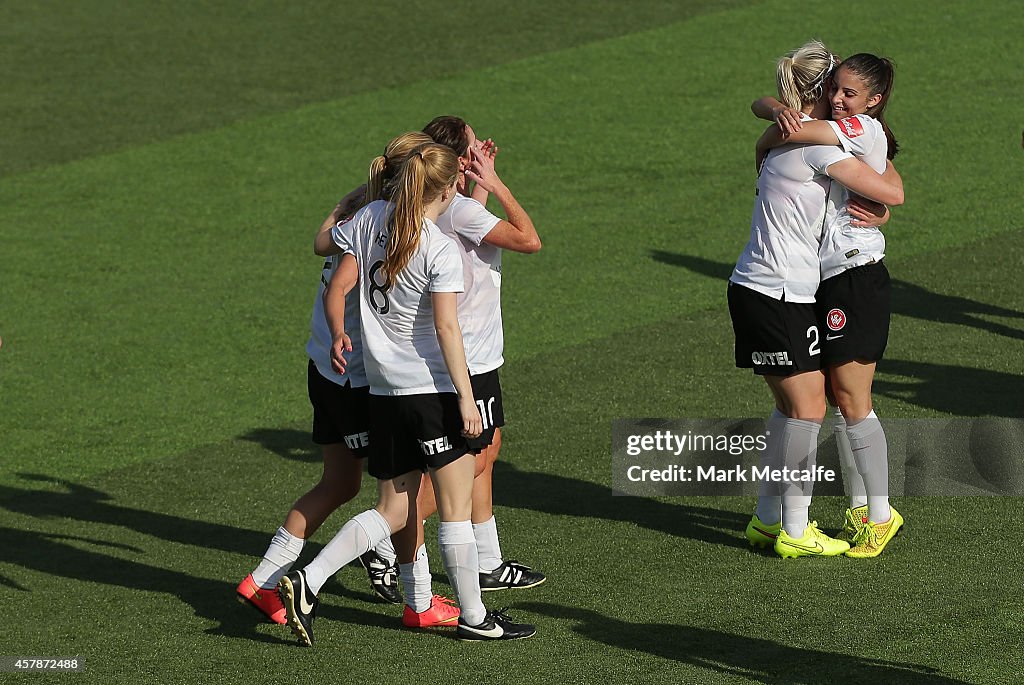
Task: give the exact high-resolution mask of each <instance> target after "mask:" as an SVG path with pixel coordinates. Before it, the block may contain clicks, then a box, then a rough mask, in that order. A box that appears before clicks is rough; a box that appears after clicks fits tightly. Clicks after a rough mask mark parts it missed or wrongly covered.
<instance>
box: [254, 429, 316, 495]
mask: <svg viewBox="0 0 1024 685" xmlns="http://www.w3.org/2000/svg"><path fill="white" fill-rule="evenodd" d="M241 439H242V440H247V441H249V442H255V443H256V444H258V445H259V446H260V447H262V448H263V449H265V450H268V451H270V452H273V453H274V454H276V455H277V456H279V457H284V458H285V459H291V460H294V461H301V462H306V463H311V464H312V463H319V462H321V461H323V454H322V453H321V450H320V447H319V446H318V445H315V444H313V442H312V441H311V440H310V437H309V433H304V432H302V431H297V430H291V429H282V428H257V429H255V430H251V431H249V432H248V433H246V434H245V435H243V436H241ZM310 485H312V483H311V484H310Z"/></svg>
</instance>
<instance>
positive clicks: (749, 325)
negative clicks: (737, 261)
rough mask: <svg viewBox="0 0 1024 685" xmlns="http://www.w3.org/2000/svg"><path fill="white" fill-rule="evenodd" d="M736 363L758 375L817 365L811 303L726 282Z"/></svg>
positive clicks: (787, 373)
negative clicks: (734, 338) (762, 292)
mask: <svg viewBox="0 0 1024 685" xmlns="http://www.w3.org/2000/svg"><path fill="white" fill-rule="evenodd" d="M729 315H730V316H731V317H732V330H733V332H734V333H735V335H736V366H737V367H739V368H741V369H753V370H754V373H756V374H759V375H762V376H766V375H767V376H790V375H792V374H794V373H800V372H802V371H817V370H819V369H821V348H820V340H819V338H818V325H817V322H816V319H815V308H814V304H813V303H810V302H808V303H802V302H785V301H782V300H776V299H775V298H772V297H768V296H767V295H762V294H761V293H759V292H757V291H756V290H751V289H750V288H746V287H744V286H742V285H737V284H736V283H733V282H731V281H730V282H729Z"/></svg>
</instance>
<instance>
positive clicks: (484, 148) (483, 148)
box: [477, 138, 501, 159]
mask: <svg viewBox="0 0 1024 685" xmlns="http://www.w3.org/2000/svg"><path fill="white" fill-rule="evenodd" d="M477 144H478V145H479V146H480V152H482V153H484V154H485V155H487V156H488V157H490V158H491V159H494V158H495V157H497V156H498V151H499V150H501V148H499V147H498V146H497V145H495V144H494V141H493V140H492V139H490V138H488V139H487V140H483V141H481V140H477Z"/></svg>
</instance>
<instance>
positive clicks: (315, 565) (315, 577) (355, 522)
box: [303, 509, 391, 595]
mask: <svg viewBox="0 0 1024 685" xmlns="http://www.w3.org/2000/svg"><path fill="white" fill-rule="evenodd" d="M389 535H391V528H390V527H389V526H388V522H387V520H385V518H384V517H383V516H381V515H380V512H378V511H377V510H376V509H367V510H366V511H364V512H362V513H360V514H356V515H355V516H353V517H352V518H351V519H349V520H348V522H347V523H346V524H345V525H344V526H342V527H341V530H339V531H338V534H337V535H335V536H334V538H332V539H331V541H330V542H328V543H327V546H326V547H324V548H323V549H322V550H320V554H317V555H316V559H313V561H311V562H310V563H309V565H308V566H306V568H305V569H303V570H304V571H305V572H306V583H307V584H308V585H309V589H310V591H312V593H313V594H314V595H315V594H319V592H320V588H322V587H323V586H324V583H326V582H327V579H328V578H330V577H331V576H333V575H334V574H335V573H337V572H338V570H339V569H340V568H341V567H342V566H344V565H345V564H347V563H349V562H350V561H352V560H353V559H355V558H356V557H358V556H360V555H362V554H366V553H367V552H369V551H370V550H371V549H372V548H373V547H375V546H376V545H377V543H379V542H380V541H381V540H383V539H384V538H386V537H388V536H389Z"/></svg>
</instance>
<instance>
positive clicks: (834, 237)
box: [818, 114, 889, 280]
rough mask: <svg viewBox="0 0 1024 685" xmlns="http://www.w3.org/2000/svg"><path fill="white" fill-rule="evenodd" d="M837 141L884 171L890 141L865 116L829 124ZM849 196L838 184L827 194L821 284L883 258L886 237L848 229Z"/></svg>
mask: <svg viewBox="0 0 1024 685" xmlns="http://www.w3.org/2000/svg"><path fill="white" fill-rule="evenodd" d="M828 123H829V125H830V126H832V128H833V129H834V130H835V132H836V135H837V136H838V137H839V142H840V143H841V144H842V146H843V149H844V150H846V151H847V152H850V153H853V154H854V155H856V156H857V157H860V158H861V159H862V160H863V161H864V163H865V164H867V165H868V166H870V167H871V168H872V169H874V170H875V171H877V172H878V173H882V172H884V171H885V160H886V156H887V155H888V152H889V141H888V140H886V137H885V129H883V128H882V124H880V123H879V122H878V120H876V119H872V118H871V117H869V116H867V115H865V114H858V115H856V116H852V117H847V118H845V119H840V120H839V121H830V122H828ZM848 199H850V193H849V191H847V190H846V188H845V187H844V186H843V185H842V184H840V183H834V184H833V185H832V189H831V190H830V191H829V197H828V208H827V209H826V215H825V235H824V236H823V237H822V239H821V249H820V250H819V252H818V256H819V257H820V259H821V280H825V279H826V278H832V277H833V276H835V275H837V274H840V273H842V272H843V271H846V270H847V269H852V268H853V267H855V266H863V265H865V264H872V263H874V262H880V261H882V258H883V257H885V236H884V235H882V232H881V231H880V230H878V229H877V228H858V227H856V226H851V225H850V222H851V221H853V217H852V216H850V212H849V211H848V210H847V209H846V201H847V200H848Z"/></svg>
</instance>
